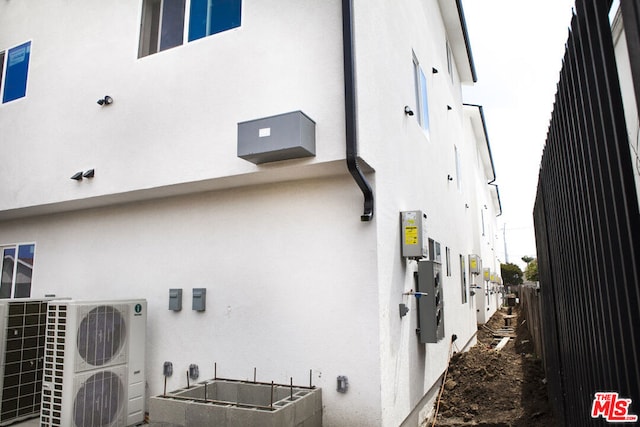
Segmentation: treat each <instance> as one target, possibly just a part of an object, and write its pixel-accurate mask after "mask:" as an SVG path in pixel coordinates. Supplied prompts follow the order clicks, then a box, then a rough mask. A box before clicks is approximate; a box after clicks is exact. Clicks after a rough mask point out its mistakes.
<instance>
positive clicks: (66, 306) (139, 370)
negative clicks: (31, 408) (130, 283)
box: [40, 299, 147, 427]
mask: <svg viewBox="0 0 640 427" xmlns="http://www.w3.org/2000/svg"><path fill="white" fill-rule="evenodd" d="M146 319H147V302H146V301H145V300H142V299H141V300H126V301H91V302H87V301H52V302H50V303H49V308H48V311H47V332H46V346H45V364H44V377H43V384H42V409H41V412H40V425H41V426H62V427H71V426H74V427H98V426H100V427H103V426H104V427H112V426H129V425H134V424H137V423H141V422H142V421H143V420H144V400H145V399H144V398H145V366H144V363H145V332H146V323H147V322H146Z"/></svg>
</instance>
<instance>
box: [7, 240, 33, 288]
mask: <svg viewBox="0 0 640 427" xmlns="http://www.w3.org/2000/svg"><path fill="white" fill-rule="evenodd" d="M29 247H31V249H30V250H29V249H28V250H29V252H30V255H31V258H24V257H23V256H22V255H21V249H22V248H29ZM10 250H13V251H14V253H13V259H12V260H11V262H12V264H13V265H12V266H11V282H10V283H9V285H10V290H9V294H8V296H2V294H1V293H0V299H16V298H18V299H21V298H30V297H31V294H32V292H31V291H32V289H33V268H34V265H35V258H36V243H35V242H21V243H14V244H2V245H0V285H6V284H7V282H5V281H4V279H5V277H4V276H5V274H4V273H5V268H6V265H7V264H6V262H7V257H8V255H7V254H6V252H7V251H10ZM9 256H10V255H9ZM26 259H30V260H31V264H28V263H26V262H25V261H24V260H26ZM16 260H17V262H16ZM21 264H22V265H25V266H27V268H30V270H31V272H30V275H29V281H28V287H27V290H28V292H27V294H26V295H22V293H21V292H18V291H22V289H18V284H19V283H18V282H17V280H18V273H19V269H20V265H21ZM1 289H2V286H0V290H1ZM19 293H20V295H18V294H19Z"/></svg>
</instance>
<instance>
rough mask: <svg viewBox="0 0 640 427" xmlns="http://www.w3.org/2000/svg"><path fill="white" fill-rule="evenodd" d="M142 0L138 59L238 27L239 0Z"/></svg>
mask: <svg viewBox="0 0 640 427" xmlns="http://www.w3.org/2000/svg"><path fill="white" fill-rule="evenodd" d="M185 5H186V0H143V3H142V22H141V24H140V44H139V51H138V57H139V58H141V57H143V56H147V55H151V54H154V53H157V52H161V51H163V50H166V49H170V48H172V47H176V46H180V45H182V44H183V43H184V36H185V26H187V29H188V30H187V39H188V41H193V40H198V39H201V38H203V37H207V36H210V35H212V34H217V33H221V32H223V31H226V30H230V29H232V28H236V27H239V26H240V20H241V15H242V14H241V12H242V0H191V1H190V2H189V13H188V14H186V13H185V9H186V7H185Z"/></svg>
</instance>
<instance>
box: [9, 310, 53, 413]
mask: <svg viewBox="0 0 640 427" xmlns="http://www.w3.org/2000/svg"><path fill="white" fill-rule="evenodd" d="M46 313H47V301H46V300H36V299H15V300H10V299H5V300H0V425H2V426H4V425H9V424H12V423H14V422H16V421H19V420H23V419H27V418H33V417H36V416H37V415H38V414H39V413H40V396H41V393H40V392H41V389H42V362H43V358H44V344H45V326H46Z"/></svg>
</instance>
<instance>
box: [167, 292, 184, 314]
mask: <svg viewBox="0 0 640 427" xmlns="http://www.w3.org/2000/svg"><path fill="white" fill-rule="evenodd" d="M169 310H171V311H180V310H182V289H169Z"/></svg>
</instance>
